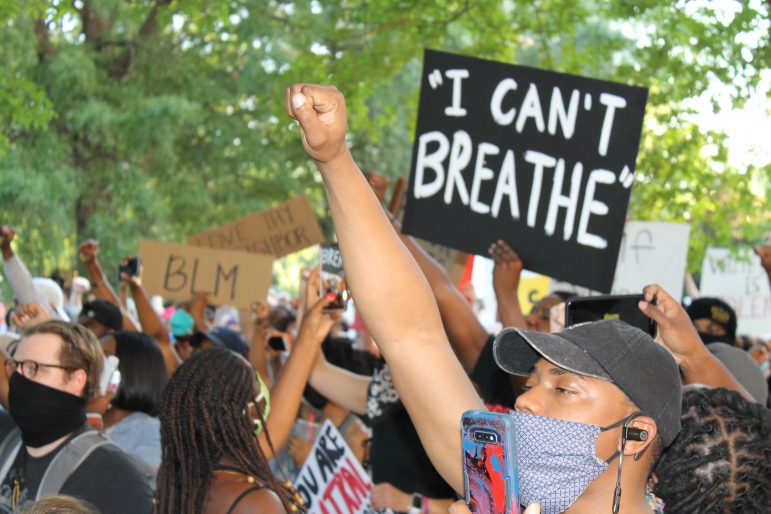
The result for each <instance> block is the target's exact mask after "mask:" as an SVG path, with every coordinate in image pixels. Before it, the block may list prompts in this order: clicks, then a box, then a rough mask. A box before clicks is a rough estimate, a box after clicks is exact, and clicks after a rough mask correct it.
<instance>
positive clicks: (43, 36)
mask: <svg viewBox="0 0 771 514" xmlns="http://www.w3.org/2000/svg"><path fill="white" fill-rule="evenodd" d="M33 24H34V27H35V37H36V38H37V45H38V47H37V58H38V60H39V61H40V62H43V61H46V60H47V59H48V58H49V57H51V55H53V53H54V46H53V45H52V44H51V38H49V37H48V24H47V23H46V21H45V20H44V19H43V18H36V19H35V21H34V22H33Z"/></svg>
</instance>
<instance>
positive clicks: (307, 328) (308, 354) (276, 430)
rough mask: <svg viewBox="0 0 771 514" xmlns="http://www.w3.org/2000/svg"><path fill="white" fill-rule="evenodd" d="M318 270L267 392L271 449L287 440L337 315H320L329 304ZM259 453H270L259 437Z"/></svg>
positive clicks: (282, 444)
mask: <svg viewBox="0 0 771 514" xmlns="http://www.w3.org/2000/svg"><path fill="white" fill-rule="evenodd" d="M318 280H319V273H318V270H317V271H316V272H315V273H314V274H313V275H312V276H311V278H310V284H311V285H313V284H314V283H315V287H312V286H311V287H309V288H308V293H307V294H308V300H307V303H306V305H307V308H306V311H305V317H304V318H303V322H302V324H301V325H300V331H299V333H298V335H297V340H296V341H295V342H294V345H293V347H292V353H291V354H289V358H288V359H287V361H286V364H285V365H284V367H283V368H282V369H281V373H280V374H279V376H278V378H277V379H276V382H275V384H273V387H272V388H271V389H270V397H271V405H272V406H273V407H272V409H271V411H270V415H269V416H268V419H267V420H266V423H267V425H268V432H269V433H270V438H271V441H272V442H273V445H274V448H281V447H282V446H284V443H286V441H287V439H289V434H290V433H291V431H292V425H293V424H294V420H295V419H296V418H297V411H298V409H299V408H300V401H301V399H302V394H303V390H304V389H305V384H307V383H308V378H309V377H310V374H311V370H312V369H313V363H314V361H315V360H316V356H317V355H318V354H319V353H321V352H320V350H319V349H320V348H321V343H322V342H323V341H324V339H325V338H326V337H327V334H329V331H330V330H331V329H332V326H333V325H334V324H335V321H336V320H337V315H330V314H326V313H324V311H323V310H324V307H326V306H327V305H328V304H329V303H330V301H331V300H330V299H329V298H319V287H318ZM260 444H261V445H262V450H263V451H264V452H265V455H266V456H267V457H268V458H272V457H273V455H272V452H271V451H270V448H269V447H268V444H267V441H266V440H265V437H264V435H263V436H261V437H260Z"/></svg>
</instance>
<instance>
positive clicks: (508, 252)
mask: <svg viewBox="0 0 771 514" xmlns="http://www.w3.org/2000/svg"><path fill="white" fill-rule="evenodd" d="M489 253H490V257H492V259H493V262H494V263H495V267H494V268H493V287H494V288H495V290H496V291H514V292H516V291H517V288H518V287H519V277H520V275H521V274H522V269H523V268H524V264H523V263H522V259H520V258H519V255H518V254H517V252H515V251H514V250H513V249H512V248H511V247H510V246H509V245H508V244H507V243H506V241H503V240H500V239H499V240H498V241H496V242H495V243H493V244H491V245H490V249H489Z"/></svg>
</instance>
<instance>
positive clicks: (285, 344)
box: [268, 332, 289, 352]
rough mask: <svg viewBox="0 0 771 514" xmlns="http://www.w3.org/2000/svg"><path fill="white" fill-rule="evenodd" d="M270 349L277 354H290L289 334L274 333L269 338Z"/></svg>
mask: <svg viewBox="0 0 771 514" xmlns="http://www.w3.org/2000/svg"><path fill="white" fill-rule="evenodd" d="M268 347H269V348H270V349H271V350H274V351H277V352H288V351H289V334H287V333H285V332H273V333H272V334H270V336H268Z"/></svg>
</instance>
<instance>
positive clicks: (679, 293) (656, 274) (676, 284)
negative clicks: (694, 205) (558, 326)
mask: <svg viewBox="0 0 771 514" xmlns="http://www.w3.org/2000/svg"><path fill="white" fill-rule="evenodd" d="M690 233H691V227H690V226H689V225H686V224H683V223H662V222H652V221H628V222H627V224H626V226H625V227H624V236H623V238H622V239H621V251H620V252H619V254H618V263H617V265H616V276H615V277H614V279H613V286H612V287H611V290H610V293H611V294H637V293H642V289H643V287H645V286H647V285H648V284H658V285H660V286H661V287H663V288H664V290H665V291H666V292H668V293H669V294H670V295H671V296H672V297H673V298H675V299H676V300H677V301H680V300H681V299H682V297H683V283H684V280H685V267H686V264H687V258H688V237H689V235H690ZM550 289H551V290H552V291H571V292H573V293H575V294H577V295H580V296H590V295H595V294H599V293H598V292H597V291H592V290H590V289H587V288H584V287H578V286H576V285H575V284H570V283H566V282H558V281H552V283H551V288H550Z"/></svg>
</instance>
